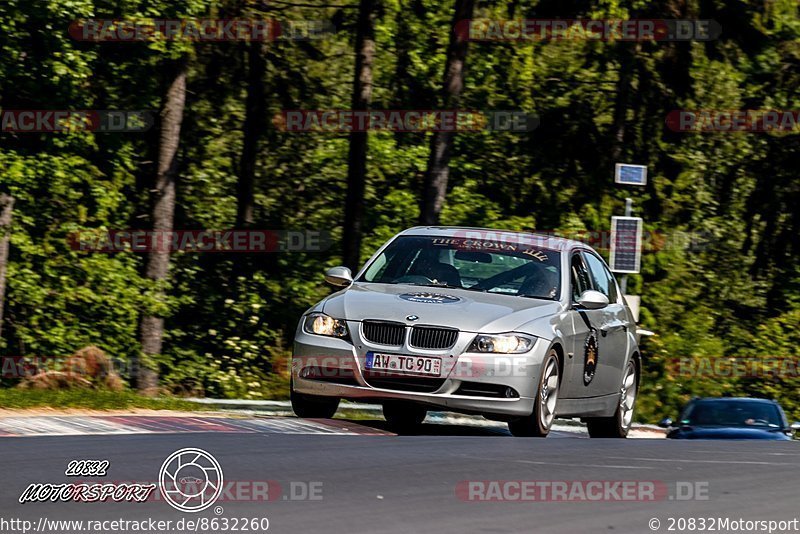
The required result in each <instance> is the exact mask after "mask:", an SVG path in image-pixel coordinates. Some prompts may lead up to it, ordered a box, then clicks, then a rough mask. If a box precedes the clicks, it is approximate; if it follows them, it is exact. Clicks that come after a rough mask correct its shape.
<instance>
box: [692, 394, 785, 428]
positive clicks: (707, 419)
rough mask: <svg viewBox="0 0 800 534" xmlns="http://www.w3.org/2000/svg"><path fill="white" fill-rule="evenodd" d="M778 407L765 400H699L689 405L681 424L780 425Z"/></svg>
mask: <svg viewBox="0 0 800 534" xmlns="http://www.w3.org/2000/svg"><path fill="white" fill-rule="evenodd" d="M781 419H782V418H781V416H780V413H779V412H778V408H777V407H776V406H775V405H774V404H770V403H767V402H759V401H752V400H747V399H741V400H701V401H696V402H694V403H692V404H690V405H689V407H688V408H687V409H686V411H685V412H684V413H683V415H681V424H684V425H690V426H691V425H695V426H737V427H750V426H762V427H764V426H767V427H773V428H778V427H782V426H783V423H782V420H781Z"/></svg>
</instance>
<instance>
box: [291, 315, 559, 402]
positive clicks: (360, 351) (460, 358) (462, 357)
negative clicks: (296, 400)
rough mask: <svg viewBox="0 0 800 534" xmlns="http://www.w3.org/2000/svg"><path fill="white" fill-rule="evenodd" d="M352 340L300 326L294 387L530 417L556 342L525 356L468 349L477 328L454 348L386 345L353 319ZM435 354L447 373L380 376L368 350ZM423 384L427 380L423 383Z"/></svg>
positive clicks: (311, 392)
mask: <svg viewBox="0 0 800 534" xmlns="http://www.w3.org/2000/svg"><path fill="white" fill-rule="evenodd" d="M348 328H349V330H350V335H351V338H352V343H351V342H350V341H345V340H342V339H338V338H332V337H325V336H318V335H313V334H308V333H306V332H304V331H303V330H302V328H298V331H297V334H296V336H295V341H294V351H293V358H292V381H293V384H294V386H293V387H294V390H295V391H297V392H299V393H306V394H309V395H320V396H329V397H340V398H345V399H358V400H360V401H362V402H369V401H374V402H381V401H384V400H404V401H412V402H417V403H421V404H425V405H428V406H431V407H434V408H441V409H444V410H448V411H456V412H464V413H474V414H481V415H488V416H491V415H495V416H500V417H525V416H528V415H530V414H531V413H532V412H533V406H534V397H535V396H536V390H537V387H538V383H539V375H540V373H541V364H542V361H543V360H544V357H545V356H546V354H547V351H548V350H549V348H550V343H549V341H547V340H544V339H537V340H536V342H535V344H534V346H533V348H532V349H531V350H530V351H528V352H527V353H525V354H509V355H499V354H476V353H465V351H466V349H467V347H468V346H469V344H470V343H471V342H472V340H473V339H474V337H475V335H476V333H474V332H460V334H459V336H458V339H457V341H456V343H455V345H454V346H453V347H452V348H450V349H448V350H426V349H417V348H413V347H410V346H408V345H407V344H405V345H403V346H402V347H400V348H397V347H385V346H381V345H376V344H372V343H370V342H368V341H366V340H365V339H364V338H363V337H362V336H361V323H360V322H358V321H348ZM370 351H373V352H379V353H391V354H403V355H414V356H433V357H439V358H441V359H442V375H441V377H439V378H438V379H427V378H417V377H412V379H411V380H405V378H408V377H402V376H398V375H393V376H391V377H387V376H384V377H382V378H381V379H376V378H375V377H374V376H370V375H369V374H368V371H366V369H365V361H366V354H367V352H370ZM419 384H424V385H425V386H424V387H422V386H420V385H419Z"/></svg>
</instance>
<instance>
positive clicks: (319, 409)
mask: <svg viewBox="0 0 800 534" xmlns="http://www.w3.org/2000/svg"><path fill="white" fill-rule="evenodd" d="M290 387H291V386H290ZM289 396H290V399H291V401H292V410H294V413H295V415H296V416H297V417H302V418H303V419H330V418H332V417H333V414H335V413H336V409H337V408H339V399H338V398H337V397H320V396H318V395H306V394H305V393H297V392H296V391H295V390H294V387H291V390H290V393H289Z"/></svg>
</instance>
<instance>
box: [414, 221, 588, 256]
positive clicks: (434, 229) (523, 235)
mask: <svg viewBox="0 0 800 534" xmlns="http://www.w3.org/2000/svg"><path fill="white" fill-rule="evenodd" d="M400 235H413V236H442V237H469V238H473V239H475V238H477V239H486V240H489V241H510V242H514V241H519V242H520V243H523V244H531V245H535V246H538V247H542V248H547V249H551V250H567V249H570V248H584V249H590V248H591V247H589V246H588V245H586V244H585V243H581V242H580V241H575V240H572V239H565V238H563V237H555V236H551V235H545V234H539V233H535V232H520V231H515V230H502V229H499V228H476V227H470V226H415V227H413V228H409V229H407V230H404V231H402V232H400Z"/></svg>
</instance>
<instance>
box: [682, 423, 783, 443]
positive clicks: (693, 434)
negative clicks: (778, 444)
mask: <svg viewBox="0 0 800 534" xmlns="http://www.w3.org/2000/svg"><path fill="white" fill-rule="evenodd" d="M667 437H670V438H674V439H769V440H787V439H791V438H789V436H787V435H786V434H784V433H783V432H780V431H774V432H769V431H767V430H762V429H760V428H740V427H710V426H707V427H703V426H694V427H691V429H689V428H679V429H676V430H673V431H672V432H670V433H669V435H668V436H667Z"/></svg>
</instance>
